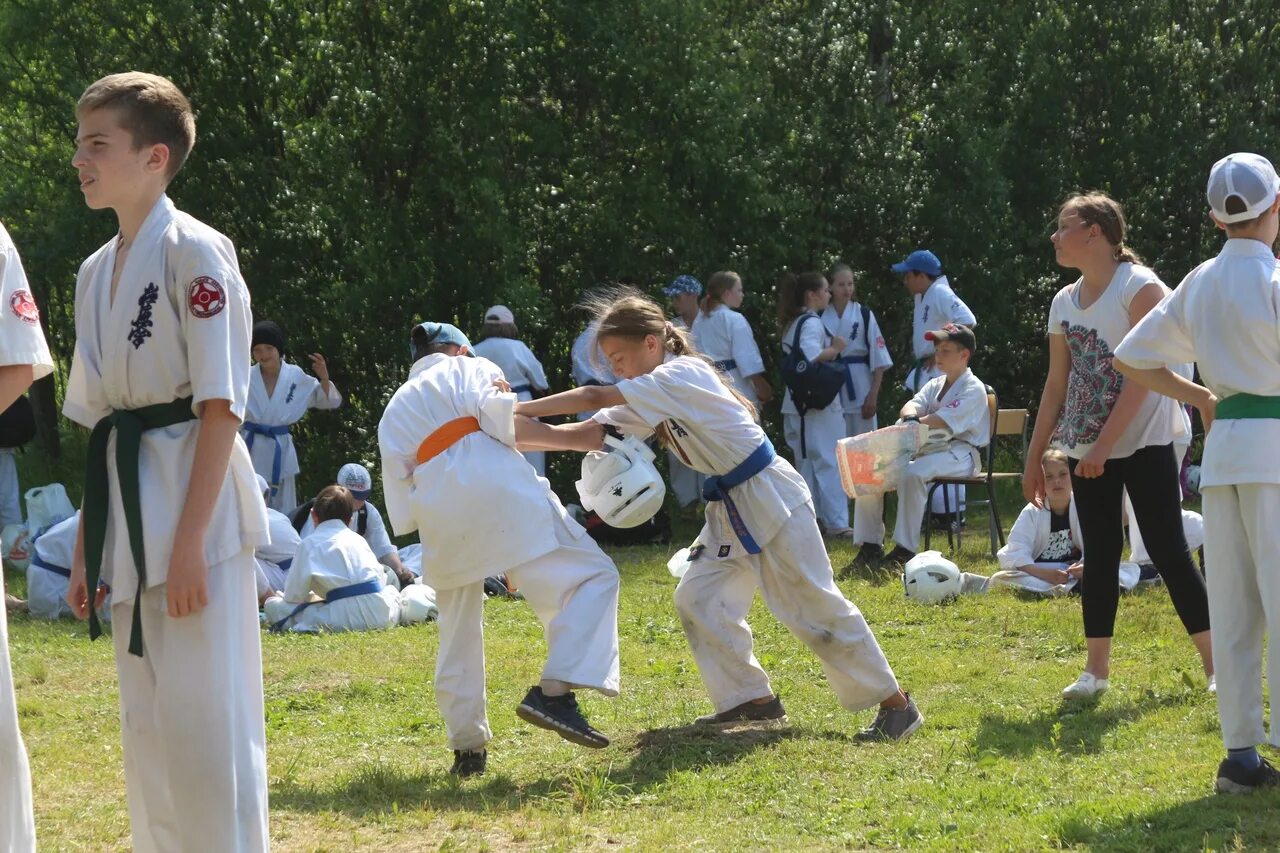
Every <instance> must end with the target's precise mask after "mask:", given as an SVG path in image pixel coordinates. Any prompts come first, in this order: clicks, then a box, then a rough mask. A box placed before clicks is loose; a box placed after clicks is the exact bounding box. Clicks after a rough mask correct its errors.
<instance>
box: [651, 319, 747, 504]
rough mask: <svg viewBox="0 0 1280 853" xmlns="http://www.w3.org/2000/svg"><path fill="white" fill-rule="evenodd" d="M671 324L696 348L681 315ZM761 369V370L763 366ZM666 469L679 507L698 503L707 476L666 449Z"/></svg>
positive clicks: (696, 320)
mask: <svg viewBox="0 0 1280 853" xmlns="http://www.w3.org/2000/svg"><path fill="white" fill-rule="evenodd" d="M722 307H723V306H722ZM730 313H733V314H736V312H732V311H731V312H730ZM702 316H704V315H703V313H702V312H701V311H699V312H698V315H697V317H695V318H694V320H693V322H694V325H697V323H698V317H702ZM736 316H739V317H741V316H742V315H741V314H736ZM742 322H743V323H744V324H745V323H746V320H745V319H744V320H743V321H742ZM671 325H673V326H675V327H676V328H677V329H683V330H684V331H685V332H686V333H688V334H689V335H690V338H691V340H693V344H694V348H695V349H697V348H698V344H697V340H696V339H694V338H693V337H692V336H693V330H692V329H691V328H690V327H689V325H688V324H687V323H685V321H684V318H683V317H679V316H676V317H672V318H671ZM748 331H749V330H748ZM751 345H752V347H754V346H755V339H754V338H753V339H752V341H751ZM758 355H759V351H758V350H757V357H758ZM761 369H762V370H763V368H761ZM743 384H744V385H749V384H750V383H743ZM735 387H737V385H736V383H735ZM754 393H755V392H754V389H753V390H752V395H753V396H751V397H749V398H748V399H755V397H754ZM667 471H668V472H670V473H669V478H670V480H671V493H672V494H674V495H675V496H676V503H678V504H679V505H680V508H681V509H685V508H686V507H691V506H694V505H695V504H697V503H699V502H700V501H701V500H702V484H703V482H704V481H705V480H706V479H707V478H706V477H705V476H704V475H702V474H699V473H698V472H697V471H695V470H693V469H692V468H690V467H689V466H688V465H686V464H684V463H683V462H681V461H680V457H679V456H677V455H676V454H675V453H673V452H671V451H670V450H668V451H667Z"/></svg>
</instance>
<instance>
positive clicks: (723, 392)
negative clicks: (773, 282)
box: [593, 323, 819, 559]
mask: <svg viewBox="0 0 1280 853" xmlns="http://www.w3.org/2000/svg"><path fill="white" fill-rule="evenodd" d="M814 325H819V324H817V323H815V324H814ZM617 388H618V390H619V391H620V392H622V396H623V397H624V398H625V399H626V401H627V402H626V405H623V406H613V407H610V408H607V409H601V410H600V411H599V412H596V414H595V415H594V416H593V417H594V419H595V420H597V421H599V422H600V423H605V424H612V425H614V426H616V427H618V429H620V430H622V431H623V432H624V433H628V434H631V435H638V436H640V437H641V438H648V437H649V436H650V435H652V434H653V433H654V431H655V430H657V428H658V427H659V426H662V425H665V426H666V431H667V433H668V434H669V435H670V437H671V444H670V445H669V449H670V450H671V452H672V453H674V454H675V455H676V456H678V457H679V458H680V461H681V462H683V463H684V464H685V465H687V466H688V467H690V468H692V469H693V470H695V471H697V472H699V473H702V474H715V475H724V474H727V473H729V472H730V471H732V470H733V469H734V468H736V467H737V466H738V465H739V464H740V463H741V462H742V461H743V460H744V459H746V458H747V457H748V456H750V455H751V454H752V453H753V452H754V451H755V449H756V448H757V447H759V446H760V444H761V443H762V442H763V441H764V440H765V434H764V430H763V429H761V427H760V424H758V423H756V422H755V420H754V419H753V418H752V417H751V413H750V412H748V411H747V410H746V409H745V408H744V407H743V405H742V404H741V403H740V402H738V400H737V399H736V398H735V397H734V396H733V394H732V392H730V391H729V389H728V388H727V387H726V386H725V384H724V382H722V381H721V379H720V377H719V376H718V375H717V374H716V371H715V369H714V368H713V367H711V365H709V364H707V363H706V362H704V361H702V360H701V359H698V358H691V357H688V356H668V358H667V360H666V361H665V362H664V363H663V364H660V365H658V367H656V368H654V369H653V370H652V371H650V372H649V373H646V374H644V375H642V376H637V377H636V378H634V379H621V380H619V381H618V385H617ZM731 495H732V497H733V501H734V503H735V504H736V506H737V507H738V510H739V512H740V513H741V515H742V519H743V522H744V523H745V524H746V527H747V530H748V531H750V533H751V536H752V538H753V539H755V541H756V543H757V544H759V545H760V546H762V547H763V546H764V545H765V544H766V543H768V542H769V540H770V539H772V538H773V537H774V535H775V534H776V533H777V532H778V531H779V530H780V529H781V528H782V525H783V524H785V523H786V522H787V520H788V519H789V518H790V517H791V513H792V512H793V511H794V510H795V509H796V508H797V507H800V506H803V505H804V504H806V503H809V502H810V500H811V497H810V495H809V488H808V487H807V486H806V485H805V483H804V480H803V479H802V478H801V477H800V475H799V474H798V473H797V472H796V469H795V468H793V467H791V463H789V462H787V461H786V460H785V459H783V458H782V457H781V456H778V457H776V458H775V459H774V460H773V463H772V464H771V465H770V466H769V467H768V468H766V469H765V470H763V471H761V472H760V473H759V474H757V475H756V476H754V477H752V478H751V479H749V480H747V481H746V482H745V483H743V484H741V485H739V486H736V487H734V489H733V490H732V492H731ZM698 544H701V545H704V546H706V547H705V551H704V552H703V555H704V558H707V559H725V558H730V557H740V556H742V555H743V554H744V553H745V550H744V549H743V547H742V545H741V543H740V542H739V540H738V537H737V535H736V534H735V533H734V532H733V526H732V524H730V522H729V515H728V512H727V511H726V509H725V505H724V502H723V501H712V502H711V503H708V504H707V523H706V526H705V527H704V528H703V529H702V532H701V533H700V534H698Z"/></svg>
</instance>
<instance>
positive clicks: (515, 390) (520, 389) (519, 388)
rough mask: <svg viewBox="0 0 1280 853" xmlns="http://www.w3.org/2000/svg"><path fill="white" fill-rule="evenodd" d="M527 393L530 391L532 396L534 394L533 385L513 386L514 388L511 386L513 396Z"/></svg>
mask: <svg viewBox="0 0 1280 853" xmlns="http://www.w3.org/2000/svg"><path fill="white" fill-rule="evenodd" d="M526 391H528V392H529V393H530V394H532V393H533V386H532V385H512V386H511V393H512V394H523V393H524V392H526Z"/></svg>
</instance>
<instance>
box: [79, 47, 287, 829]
mask: <svg viewBox="0 0 1280 853" xmlns="http://www.w3.org/2000/svg"><path fill="white" fill-rule="evenodd" d="M76 118H77V119H78V121H79V129H78V133H77V137H76V146H77V147H76V153H75V157H74V159H73V160H72V164H73V165H74V167H75V168H76V171H77V172H78V173H79V179H80V189H81V192H82V193H83V194H84V197H85V202H86V203H87V204H88V206H89V207H90V208H91V209H94V210H101V209H103V208H111V209H112V210H114V211H115V214H116V217H117V219H118V222H119V227H120V231H119V233H118V234H117V235H116V236H114V237H113V238H112V239H111V240H110V241H109V242H108V243H107V244H106V245H104V246H103V247H102V248H101V249H99V250H98V251H97V252H95V253H94V254H93V255H91V256H90V257H89V259H88V260H87V261H85V262H84V264H83V265H81V267H80V273H79V276H78V278H77V280H76V297H75V317H76V349H75V357H74V360H73V361H72V365H71V374H70V378H69V379H68V382H67V392H66V401H65V405H64V408H63V413H64V414H65V415H66V416H67V417H69V418H71V419H72V420H73V421H75V422H76V423H79V424H82V425H83V426H86V427H89V428H91V429H92V430H93V434H92V435H91V437H90V439H89V449H88V464H87V468H86V473H85V499H84V503H83V506H82V513H81V524H80V536H79V541H78V542H77V543H76V553H75V558H74V559H73V561H72V566H71V584H70V589H69V591H68V601H69V603H70V604H71V607H72V610H73V611H75V613H76V615H77V616H78V617H80V618H81V619H84V618H88V619H89V620H90V635H91V636H94V637H96V636H97V635H98V633H99V630H100V629H99V626H98V622H97V618H96V615H95V613H94V605H95V601H100V600H101V598H102V595H103V589H102V588H100V587H99V582H100V581H106V582H108V583H109V584H110V586H111V590H112V595H113V598H114V603H113V605H112V617H113V619H112V621H113V622H114V624H115V631H114V632H113V635H114V636H113V644H114V646H115V657H116V670H117V672H118V674H119V677H120V722H121V737H122V740H123V742H124V764H125V786H126V790H127V794H128V802H129V816H130V821H131V824H132V828H133V844H134V847H135V849H137V850H144V851H151V850H163V851H169V850H219V851H252V850H265V849H266V848H267V845H268V832H267V768H266V732H265V727H264V723H263V720H264V717H263V700H262V655H261V650H260V639H259V628H258V614H257V606H256V600H255V597H254V562H253V552H254V548H256V547H257V546H259V545H262V544H264V543H265V542H266V537H267V519H266V513H265V512H264V511H263V508H262V501H261V499H260V498H259V496H258V493H257V485H256V482H255V478H254V475H253V463H252V462H251V461H250V460H249V453H248V450H247V449H246V448H245V446H244V442H243V441H242V440H241V439H240V437H239V429H240V420H241V418H242V416H243V414H244V411H245V404H246V400H247V397H248V393H249V387H248V386H249V330H250V326H251V316H250V312H249V294H248V290H247V288H246V287H245V284H244V280H243V279H242V278H241V276H240V269H239V264H238V263H237V261H236V254H235V249H234V247H233V246H232V244H231V241H230V240H228V239H227V238H226V237H224V236H223V235H221V234H219V233H218V232H216V231H214V230H213V229H212V228H209V227H208V226H207V225H204V224H202V223H200V222H198V221H197V220H195V219H194V218H192V217H191V216H188V215H187V214H185V213H182V212H180V211H178V210H177V209H176V208H175V207H174V206H173V203H172V202H171V201H169V199H168V197H167V196H166V195H165V187H166V186H167V185H168V183H169V182H170V181H171V180H172V179H173V177H174V176H175V175H176V174H177V172H178V170H179V169H180V168H181V167H182V164H183V162H184V161H185V159H186V157H187V154H188V153H189V152H190V151H191V148H192V146H193V145H194V143H195V120H194V117H193V115H192V112H191V105H190V104H189V103H188V102H187V99H186V97H185V96H184V95H183V94H182V93H181V92H180V91H178V88H177V87H176V86H174V85H173V83H171V82H169V81H168V80H166V79H164V78H163V77H157V76H155V75H152V74H142V73H137V72H129V73H125V74H113V75H111V76H109V77H104V78H102V79H101V80H99V81H97V82H96V83H94V84H92V85H91V86H89V88H88V89H86V90H85V93H84V95H82V96H81V98H80V101H79V103H78V104H77V106H76ZM144 519H145V524H144V523H143V521H144Z"/></svg>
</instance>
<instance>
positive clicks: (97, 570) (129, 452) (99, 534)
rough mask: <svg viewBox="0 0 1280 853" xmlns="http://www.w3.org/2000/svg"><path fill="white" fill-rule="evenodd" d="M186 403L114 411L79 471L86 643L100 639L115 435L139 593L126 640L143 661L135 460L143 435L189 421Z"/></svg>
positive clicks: (143, 567)
mask: <svg viewBox="0 0 1280 853" xmlns="http://www.w3.org/2000/svg"><path fill="white" fill-rule="evenodd" d="M195 419H196V416H195V415H194V414H192V412H191V398H190V397H187V398H185V399H182V400H174V401H173V402H172V403H159V404H157V405H154V406H143V407H142V408H141V409H131V410H124V409H121V410H118V411H114V412H112V413H111V414H109V415H107V416H106V417H105V418H103V419H102V420H100V421H98V423H97V426H95V427H94V428H93V432H92V433H90V435H89V450H88V454H87V459H86V460H85V470H84V512H83V522H82V523H83V524H84V569H85V571H84V575H85V577H84V579H85V589H86V590H88V593H89V639H91V640H96V639H97V638H98V637H99V636H100V635H101V634H102V625H101V624H99V622H98V611H97V608H96V607H94V606H93V605H94V599H95V598H96V596H97V591H98V581H99V579H101V577H102V552H103V549H104V548H105V547H106V542H107V508H108V507H109V506H110V498H109V495H108V492H109V491H110V487H109V483H110V481H109V480H108V479H107V439H108V438H110V437H111V431H112V430H115V433H116V476H117V478H118V479H119V480H120V498H121V501H122V502H123V503H124V521H125V526H126V527H127V528H128V529H129V548H130V550H131V551H132V552H133V565H134V568H136V569H137V570H138V593H137V595H136V596H134V599H133V628H132V631H131V633H130V634H129V653H130V654H134V655H137V656H138V657H142V609H141V607H140V604H141V602H142V591H143V590H144V589H145V588H146V585H147V556H146V552H145V551H144V549H143V545H142V489H141V487H140V485H139V482H138V459H139V455H140V451H141V448H142V433H144V432H146V431H147V430H151V429H161V428H162V427H169V426H174V425H175V424H180V423H185V422H186V421H194V420H195Z"/></svg>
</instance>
